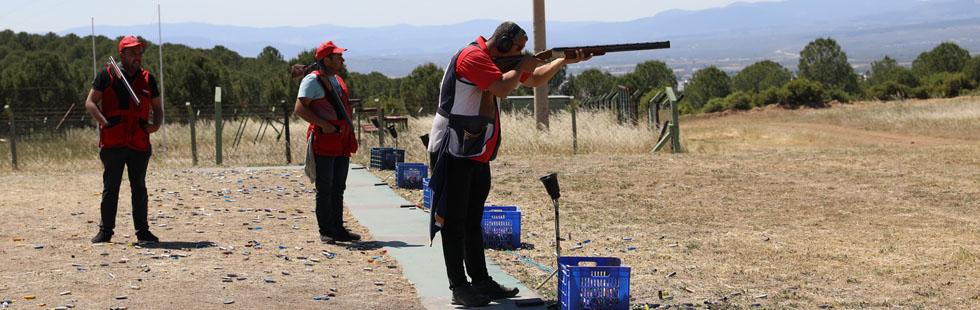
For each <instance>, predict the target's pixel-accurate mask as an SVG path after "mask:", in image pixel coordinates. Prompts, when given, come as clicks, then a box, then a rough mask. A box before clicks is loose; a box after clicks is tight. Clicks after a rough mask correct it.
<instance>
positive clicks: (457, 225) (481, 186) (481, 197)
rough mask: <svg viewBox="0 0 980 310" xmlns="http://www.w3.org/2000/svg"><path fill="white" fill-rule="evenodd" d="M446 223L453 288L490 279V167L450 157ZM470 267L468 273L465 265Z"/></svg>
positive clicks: (444, 236)
mask: <svg viewBox="0 0 980 310" xmlns="http://www.w3.org/2000/svg"><path fill="white" fill-rule="evenodd" d="M446 164H447V167H446V168H447V169H446V173H447V174H448V176H447V182H446V183H447V189H446V193H447V203H448V208H447V209H446V221H445V225H444V227H443V228H442V255H443V257H444V258H445V260H446V273H447V274H448V275H449V287H450V288H453V287H457V286H461V285H465V284H466V283H468V282H467V281H466V275H467V274H468V275H469V276H470V279H471V280H472V281H473V282H478V281H482V280H486V279H488V278H490V275H489V274H487V263H486V258H485V257H484V253H483V227H482V225H481V222H482V221H483V206H484V204H485V203H486V201H487V195H488V194H490V164H488V163H481V162H477V161H474V160H470V159H456V158H452V157H449V158H448V161H447V163H446ZM464 262H465V264H466V268H465V272H464V268H463V264H464Z"/></svg>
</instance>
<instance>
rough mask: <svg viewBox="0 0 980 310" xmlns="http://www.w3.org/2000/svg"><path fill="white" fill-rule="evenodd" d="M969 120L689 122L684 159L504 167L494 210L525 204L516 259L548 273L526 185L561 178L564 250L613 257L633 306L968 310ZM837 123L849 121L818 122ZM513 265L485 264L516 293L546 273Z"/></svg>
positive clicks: (972, 293)
mask: <svg viewBox="0 0 980 310" xmlns="http://www.w3.org/2000/svg"><path fill="white" fill-rule="evenodd" d="M895 110H904V111H905V112H903V113H901V114H894V115H901V117H899V116H890V117H886V116H884V115H883V114H885V113H884V112H883V111H895ZM978 113H980V104H978V102H977V100H976V98H968V99H959V100H949V101H938V102H924V103H918V102H903V103H889V104H878V103H876V104H861V105H854V106H847V107H846V108H842V107H840V106H836V107H834V108H832V109H827V110H799V111H782V110H776V111H752V112H746V113H736V115H730V116H720V115H714V116H701V117H689V118H687V119H685V120H682V123H681V127H682V136H683V137H684V143H685V147H686V148H687V149H689V150H691V151H692V152H690V153H685V154H665V153H658V154H635V155H607V154H588V155H584V156H568V155H512V156H503V157H502V158H501V160H500V161H498V162H496V163H494V189H493V191H492V192H491V197H490V200H491V201H492V202H493V203H496V204H502V205H518V206H521V207H522V208H523V210H524V217H523V221H524V222H523V223H522V224H523V228H524V233H525V235H524V236H522V237H523V239H524V240H523V241H524V242H527V243H530V244H532V245H534V246H535V249H530V250H528V249H524V250H518V251H516V252H517V253H519V254H522V255H526V256H528V257H531V258H532V259H534V260H536V261H538V262H542V263H546V264H548V265H552V266H553V264H554V259H553V257H552V256H551V255H549V254H550V252H551V251H552V250H550V249H549V248H548V244H549V242H550V241H552V240H554V231H553V229H554V228H553V227H554V226H553V225H554V223H553V220H554V216H553V210H551V208H550V202H549V201H548V198H547V195H546V194H545V193H544V189H543V188H542V186H541V185H540V183H539V182H538V181H537V177H539V176H542V175H545V174H547V173H550V172H556V171H557V172H559V173H560V177H559V178H560V180H561V186H562V190H563V196H562V209H561V216H562V218H561V223H562V232H563V237H564V238H569V237H570V239H569V241H565V242H564V243H563V248H565V251H563V254H564V255H580V256H611V257H619V258H622V259H623V261H624V263H625V264H626V265H630V266H632V286H631V290H632V296H633V297H634V298H635V302H650V303H685V302H691V303H694V304H701V303H702V302H703V301H704V300H714V301H719V300H720V299H721V297H728V299H729V300H728V302H727V303H723V305H727V306H728V307H730V308H740V307H746V306H748V305H749V304H751V303H756V302H759V303H761V304H762V307H763V308H771V309H786V308H790V309H793V308H801V309H813V308H815V307H816V306H817V305H820V304H830V305H833V306H834V307H837V308H848V309H850V308H886V307H898V308H909V309H939V308H942V309H948V308H957V309H975V308H977V307H978V306H980V294H978V293H977V292H978V290H980V281H977V280H976V279H977V278H978V277H980V273H978V272H977V269H976V268H975V266H976V263H977V262H978V261H980V242H978V241H977V240H976V238H975V236H976V235H977V233H978V232H980V225H978V224H980V220H978V219H977V217H976V216H975V214H977V212H978V211H980V198H978V197H980V177H977V174H976V172H977V169H978V167H980V146H978V144H977V143H976V136H975V135H974V136H970V135H969V134H967V135H964V134H963V132H967V131H968V130H973V129H974V128H976V126H977V125H976V124H977V123H978V121H980V117H978V116H977V115H978ZM833 115H839V116H841V117H843V116H844V115H846V116H847V120H844V121H840V122H838V123H836V124H829V125H825V124H821V123H820V122H819V121H820V120H823V119H827V118H833ZM951 115H954V116H955V115H959V116H962V118H961V117H951ZM970 115H972V117H971V116H970ZM950 118H959V119H961V120H957V121H944V119H950ZM862 119H865V120H864V121H862ZM811 122H812V123H811ZM921 124H933V125H929V126H923V125H921ZM859 125H860V126H859ZM849 126H854V127H849ZM906 128H921V129H922V130H920V131H916V130H906ZM972 132H973V133H975V132H978V131H975V130H973V131H972ZM566 234H568V235H566ZM569 235H570V236H569ZM626 237H629V238H632V241H626V240H624V239H623V238H626ZM585 239H590V240H591V242H589V243H583V241H584V240H585ZM576 245H581V246H582V248H580V249H572V248H573V247H574V246H576ZM630 246H634V247H636V250H628V247H630ZM511 258H512V256H510V255H508V254H505V253H502V252H496V253H495V259H496V260H497V261H498V262H501V263H502V264H504V266H505V269H506V270H507V271H508V272H510V273H511V274H514V275H516V276H518V277H519V278H521V279H523V280H524V281H525V283H528V284H537V283H539V282H540V281H542V280H543V279H544V277H545V276H546V274H545V273H544V272H543V271H541V270H539V269H537V268H535V267H531V266H529V265H527V264H524V263H513V262H511ZM671 272H676V275H675V276H673V277H670V278H668V277H667V274H669V273H671ZM553 283H554V280H552V283H551V284H549V285H546V286H545V289H544V290H543V291H541V292H540V293H542V294H543V295H545V296H554V292H555V289H556V287H555V285H554V284H553ZM658 290H666V291H668V292H670V293H671V294H672V295H674V296H675V299H674V300H673V301H665V300H658V299H657V291H658ZM686 290H690V291H691V292H688V291H686ZM732 293H740V295H737V296H734V295H732ZM761 295H766V298H755V297H757V296H761Z"/></svg>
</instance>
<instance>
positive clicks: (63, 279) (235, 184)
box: [0, 167, 422, 309]
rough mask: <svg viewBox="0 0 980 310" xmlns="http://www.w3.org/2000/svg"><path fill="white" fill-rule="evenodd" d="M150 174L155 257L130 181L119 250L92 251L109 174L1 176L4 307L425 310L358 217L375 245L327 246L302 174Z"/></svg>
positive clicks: (123, 199) (99, 247)
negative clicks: (138, 219) (145, 240)
mask: <svg viewBox="0 0 980 310" xmlns="http://www.w3.org/2000/svg"><path fill="white" fill-rule="evenodd" d="M150 169H151V174H150V175H149V176H148V177H147V187H148V189H149V191H150V209H149V210H150V212H149V214H150V218H151V222H150V226H151V231H153V232H154V233H155V234H156V235H157V236H158V237H160V239H161V241H163V242H161V243H160V244H156V245H151V246H147V247H138V246H134V245H133V244H132V243H133V242H135V241H136V238H135V236H134V235H133V225H132V219H131V217H130V216H129V215H128V213H129V211H130V209H131V207H130V206H131V205H130V202H129V201H130V199H129V195H130V194H129V189H128V186H129V182H128V180H125V181H124V182H123V188H122V189H121V193H120V203H119V211H118V214H117V217H116V218H117V224H116V231H115V236H114V237H113V241H115V242H117V243H114V244H92V243H90V242H89V239H90V238H92V236H94V235H95V233H96V230H97V229H98V228H97V226H96V225H97V224H98V222H99V201H100V196H99V192H100V189H101V174H100V173H96V172H82V173H75V174H21V175H7V176H2V177H0V186H2V187H3V188H4V189H5V193H4V196H3V199H2V200H0V215H2V216H0V218H3V219H4V224H3V225H0V257H2V260H3V261H4V263H3V264H2V265H0V279H2V281H0V282H2V284H0V300H16V302H15V304H14V305H15V307H16V308H19V309H25V308H35V309H36V308H39V307H38V305H41V304H44V306H43V307H42V308H54V307H59V306H66V305H67V304H72V305H74V306H75V308H76V309H108V308H110V307H127V308H129V309H177V308H185V309H219V308H227V309H270V308H288V309H323V308H331V309H357V308H363V309H420V308H422V305H421V303H420V302H419V299H418V297H417V296H418V295H417V293H416V291H415V289H414V287H413V286H412V284H410V283H408V281H407V280H405V278H404V277H403V276H402V271H401V267H400V266H399V264H398V262H397V261H395V260H393V259H392V258H391V257H389V256H388V255H387V254H386V252H384V251H383V250H381V249H380V248H379V247H378V246H377V245H375V244H374V243H372V242H370V240H372V239H371V236H370V235H369V234H368V233H367V231H365V230H364V229H363V228H362V227H361V226H360V225H359V224H358V223H356V221H354V219H353V218H351V217H350V216H349V214H348V215H346V217H347V220H348V226H349V227H351V228H352V229H353V230H354V231H355V232H358V233H360V234H362V235H363V236H364V237H365V241H366V242H363V243H354V244H338V245H328V244H321V243H320V242H319V239H318V233H317V224H316V218H315V214H314V213H312V209H313V197H314V194H313V192H312V189H311V187H310V186H309V185H308V184H305V182H308V181H309V180H308V179H307V178H306V177H305V176H300V174H301V171H281V170H280V171H276V170H268V171H248V170H233V169H224V170H214V171H207V170H206V171H177V170H169V169H161V170H157V169H154V167H151V168H150ZM25 296H34V299H26V298H25ZM321 297H329V300H326V299H325V298H321ZM315 298H319V299H320V300H315Z"/></svg>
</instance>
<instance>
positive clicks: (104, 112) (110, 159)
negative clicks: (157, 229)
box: [85, 36, 163, 243]
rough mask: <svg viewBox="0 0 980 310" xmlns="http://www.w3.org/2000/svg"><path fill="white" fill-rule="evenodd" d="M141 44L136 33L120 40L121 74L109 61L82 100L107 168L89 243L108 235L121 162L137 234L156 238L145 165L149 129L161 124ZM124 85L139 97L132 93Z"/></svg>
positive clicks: (149, 239)
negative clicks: (95, 230)
mask: <svg viewBox="0 0 980 310" xmlns="http://www.w3.org/2000/svg"><path fill="white" fill-rule="evenodd" d="M144 48H146V44H143V43H142V42H140V40H139V39H138V38H136V37H134V36H128V37H125V38H123V39H122V40H121V41H119V65H120V66H121V68H120V69H122V70H121V71H122V74H123V76H119V75H117V74H116V72H115V71H114V69H113V68H112V66H111V65H110V66H107V67H106V68H105V69H103V70H102V71H100V72H99V74H98V75H97V76H96V77H95V80H94V81H92V90H90V91H89V93H88V98H87V99H86V100H85V109H86V110H88V113H89V114H91V115H92V118H94V119H95V120H96V121H97V122H99V158H100V159H102V166H103V168H105V170H104V171H103V173H102V185H103V187H102V207H101V213H102V214H101V215H102V222H101V223H99V233H98V234H96V235H95V238H92V242H93V243H99V242H109V241H110V240H111V239H112V230H113V229H114V228H115V227H116V205H117V203H118V202H119V185H120V183H122V173H123V168H124V167H128V169H127V171H128V172H129V186H130V188H131V190H132V197H133V226H135V228H136V239H137V240H139V241H140V242H150V243H152V242H158V241H159V239H158V238H157V237H156V236H154V235H153V234H152V233H150V226H149V224H148V223H147V219H146V213H147V210H146V209H147V196H146V167H147V164H149V162H150V154H151V153H152V150H151V149H152V148H151V146H150V134H151V133H153V132H155V131H157V130H158V129H160V125H161V124H163V107H162V106H161V104H160V91H159V88H157V81H156V78H154V77H153V75H152V74H150V72H148V71H146V70H143V69H142V68H140V66H141V65H142V64H143V49H144ZM126 84H129V86H130V88H132V90H133V92H134V93H135V94H136V97H137V99H139V100H138V101H137V100H134V99H133V97H132V96H131V95H130V93H129V90H127V89H126ZM99 103H101V107H100V106H99ZM150 109H152V110H153V123H150V122H149V119H150Z"/></svg>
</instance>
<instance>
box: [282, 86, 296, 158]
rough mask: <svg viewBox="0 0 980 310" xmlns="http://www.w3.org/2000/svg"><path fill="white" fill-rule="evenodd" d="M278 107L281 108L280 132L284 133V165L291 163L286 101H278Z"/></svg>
mask: <svg viewBox="0 0 980 310" xmlns="http://www.w3.org/2000/svg"><path fill="white" fill-rule="evenodd" d="M279 105H281V106H282V123H283V127H282V130H283V131H285V132H286V163H287V164H288V163H292V162H293V153H292V150H291V149H290V145H289V109H288V107H287V106H286V100H279Z"/></svg>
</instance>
